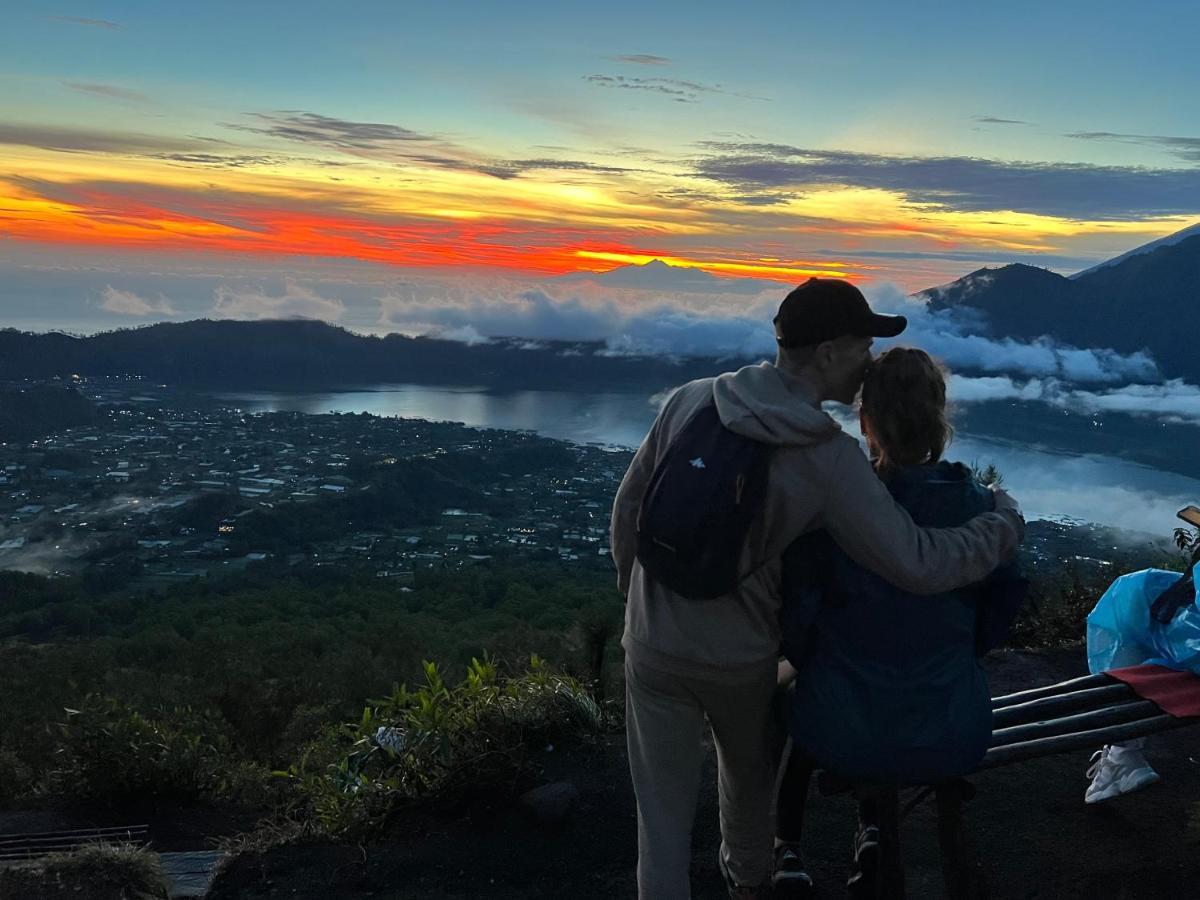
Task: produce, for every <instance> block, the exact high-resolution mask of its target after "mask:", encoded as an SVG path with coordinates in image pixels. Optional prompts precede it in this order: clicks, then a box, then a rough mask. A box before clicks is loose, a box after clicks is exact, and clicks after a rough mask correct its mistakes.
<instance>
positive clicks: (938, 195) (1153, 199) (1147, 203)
mask: <svg viewBox="0 0 1200 900" xmlns="http://www.w3.org/2000/svg"><path fill="white" fill-rule="evenodd" d="M1080 136H1081V137H1082V136H1083V135H1080ZM1152 140H1164V139H1158V138H1154V139H1152ZM1169 140H1184V139H1169ZM699 146H700V147H701V148H702V149H703V150H705V151H707V155H705V156H702V157H700V158H699V159H697V160H695V161H694V164H693V166H694V174H695V175H696V177H699V178H703V179H706V180H709V181H716V182H720V183H722V184H726V185H731V186H734V187H737V188H738V189H739V190H744V191H765V192H768V193H771V192H776V191H778V190H780V189H782V188H790V189H793V190H796V191H801V190H803V189H804V188H805V187H815V186H831V185H851V186H856V187H863V188H874V189H880V190H886V191H896V192H899V193H901V194H903V195H904V196H905V197H906V198H907V199H908V201H909V202H911V203H920V204H927V205H929V206H930V207H933V208H938V209H948V210H957V211H960V212H982V211H989V210H990V211H996V210H1007V211H1014V212H1023V213H1031V214H1038V215H1046V216H1061V217H1065V218H1087V219H1094V220H1102V219H1127V218H1129V217H1131V216H1142V217H1152V216H1169V215H1186V214H1189V213H1192V212H1194V211H1195V210H1197V209H1200V168H1188V169H1168V168H1163V169H1151V168H1144V167H1139V166H1100V165H1088V164H1083V163H1055V162H1015V161H1013V162H1010V161H1003V160H996V159H979V158H975V157H965V156H944V157H926V156H885V155H882V154H875V153H855V152H850V151H843V150H813V149H806V148H802V147H794V146H790V145H787V144H770V143H736V142H704V143H702V144H700V145H699ZM1189 148H1190V145H1189ZM1189 148H1178V149H1180V150H1187V151H1188V152H1190V149H1189Z"/></svg>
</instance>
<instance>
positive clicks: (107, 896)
mask: <svg viewBox="0 0 1200 900" xmlns="http://www.w3.org/2000/svg"><path fill="white" fill-rule="evenodd" d="M170 889H171V882H170V881H169V880H168V878H167V876H166V874H165V873H164V872H163V869H162V864H161V863H160V862H159V859H158V857H157V856H156V855H155V854H153V853H151V852H149V851H148V850H146V849H144V848H142V847H137V846H134V845H132V844H92V845H89V846H87V847H83V848H81V849H80V850H77V851H75V852H74V853H55V854H53V855H51V856H46V857H43V858H41V859H39V860H38V861H37V862H34V863H27V864H23V865H19V866H11V867H7V868H0V900H79V898H82V897H86V898H88V900H167V898H168V897H169V896H170Z"/></svg>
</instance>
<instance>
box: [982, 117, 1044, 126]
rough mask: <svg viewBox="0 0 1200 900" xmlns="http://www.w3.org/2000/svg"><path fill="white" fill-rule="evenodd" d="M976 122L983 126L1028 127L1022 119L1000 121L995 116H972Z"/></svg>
mask: <svg viewBox="0 0 1200 900" xmlns="http://www.w3.org/2000/svg"><path fill="white" fill-rule="evenodd" d="M971 118H972V119H974V120H975V121H976V122H982V123H983V124H984V125H1029V124H1030V123H1029V122H1026V121H1025V120H1024V119H1000V118H997V117H996V116H972V117H971Z"/></svg>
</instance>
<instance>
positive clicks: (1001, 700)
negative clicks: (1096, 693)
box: [992, 673, 1113, 709]
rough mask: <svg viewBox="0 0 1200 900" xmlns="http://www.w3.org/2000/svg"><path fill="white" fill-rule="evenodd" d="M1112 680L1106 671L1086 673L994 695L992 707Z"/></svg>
mask: <svg viewBox="0 0 1200 900" xmlns="http://www.w3.org/2000/svg"><path fill="white" fill-rule="evenodd" d="M1112 682H1113V680H1112V678H1110V677H1109V676H1108V675H1105V674H1104V673H1101V674H1099V675H1084V676H1083V677H1081V678H1072V679H1070V680H1068V681H1060V682H1059V683H1058V684H1048V685H1046V686H1045V687H1039V688H1030V689H1029V690H1027V691H1018V692H1017V693H1015V694H1005V695H1004V696H1003V697H993V698H992V709H1000V708H1002V707H1005V706H1016V705H1017V704H1019V703H1028V702H1029V701H1030V700H1041V699H1042V698H1043V697H1053V696H1056V695H1058V694H1065V693H1068V692H1070V691H1075V690H1083V689H1085V688H1094V687H1104V686H1105V685H1107V684H1112Z"/></svg>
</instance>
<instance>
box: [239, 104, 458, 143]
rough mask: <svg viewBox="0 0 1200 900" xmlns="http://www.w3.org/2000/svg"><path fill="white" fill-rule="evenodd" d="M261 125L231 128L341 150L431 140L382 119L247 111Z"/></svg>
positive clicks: (296, 112) (298, 112) (280, 111)
mask: <svg viewBox="0 0 1200 900" xmlns="http://www.w3.org/2000/svg"><path fill="white" fill-rule="evenodd" d="M248 115H249V116H250V118H252V119H254V120H255V121H256V122H260V123H262V124H260V125H240V124H233V125H230V126H229V127H230V128H236V129H238V130H239V131H251V132H254V133H256V134H265V135H270V136H271V137H277V138H283V139H284V140H288V141H298V142H301V143H310V144H322V145H324V146H327V147H336V148H338V149H341V150H377V149H379V148H381V147H394V146H395V145H396V144H398V143H410V142H413V141H432V140H435V139H434V138H432V137H430V136H429V135H424V134H419V133H418V132H415V131H411V130H409V129H407V128H403V127H401V126H399V125H390V124H388V123H385V122H355V121H352V120H350V119H338V118H335V117H333V116H323V115H321V114H319V113H312V112H303V111H301V110H295V109H285V110H279V111H278V112H273V113H248Z"/></svg>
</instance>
